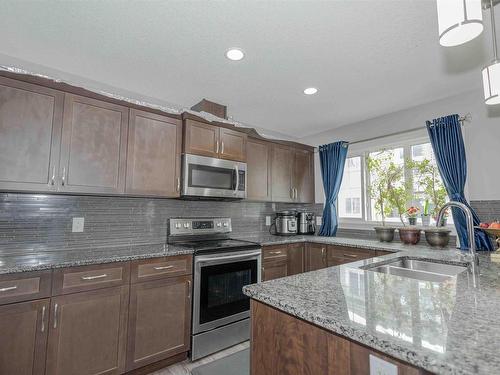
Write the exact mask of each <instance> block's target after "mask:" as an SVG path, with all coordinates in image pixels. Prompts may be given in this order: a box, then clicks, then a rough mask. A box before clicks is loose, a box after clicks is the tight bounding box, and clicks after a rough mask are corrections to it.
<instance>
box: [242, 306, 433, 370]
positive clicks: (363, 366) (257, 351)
mask: <svg viewBox="0 0 500 375" xmlns="http://www.w3.org/2000/svg"><path fill="white" fill-rule="evenodd" d="M251 310H252V315H251V316H252V324H251V341H250V351H251V355H250V362H251V363H250V374H251V375H281V374H287V375H319V374H325V375H326V374H328V375H369V374H370V368H369V367H370V362H369V356H370V355H374V356H377V357H379V358H381V359H383V360H385V361H388V362H390V363H392V364H394V365H396V366H397V369H398V374H399V375H429V373H428V372H426V371H424V370H420V369H418V368H416V367H413V366H411V365H408V364H406V363H404V362H401V361H399V360H396V359H394V358H391V357H388V356H386V355H384V354H382V353H379V352H377V351H374V350H371V349H369V348H367V347H365V346H363V345H360V344H358V343H355V342H353V341H350V340H348V339H345V338H343V337H340V336H337V335H335V334H333V333H331V332H328V331H326V330H324V329H322V328H319V327H317V326H315V325H313V324H310V323H307V322H304V321H302V320H300V319H297V318H295V317H293V316H291V315H288V314H286V313H283V312H281V311H278V310H276V309H274V308H272V307H270V306H267V305H265V304H263V303H260V302H257V301H254V300H252V301H251Z"/></svg>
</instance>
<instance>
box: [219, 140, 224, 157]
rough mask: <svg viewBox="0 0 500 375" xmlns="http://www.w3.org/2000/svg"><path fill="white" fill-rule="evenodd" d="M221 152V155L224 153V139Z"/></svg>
mask: <svg viewBox="0 0 500 375" xmlns="http://www.w3.org/2000/svg"><path fill="white" fill-rule="evenodd" d="M220 153H221V155H222V154H223V153H224V141H222V142H221V146H220Z"/></svg>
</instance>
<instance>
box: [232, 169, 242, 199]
mask: <svg viewBox="0 0 500 375" xmlns="http://www.w3.org/2000/svg"><path fill="white" fill-rule="evenodd" d="M234 170H235V172H236V186H235V187H234V191H233V194H236V193H237V192H238V188H239V186H240V171H239V170H238V166H237V165H234Z"/></svg>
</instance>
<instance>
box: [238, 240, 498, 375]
mask: <svg viewBox="0 0 500 375" xmlns="http://www.w3.org/2000/svg"><path fill="white" fill-rule="evenodd" d="M332 240H333V241H334V239H332ZM395 246H397V245H395ZM400 246H401V245H400ZM398 257H411V258H415V259H424V260H434V261H439V262H445V263H456V264H464V261H465V258H464V253H463V252H460V251H458V250H451V249H447V250H429V249H425V248H422V247H418V248H408V247H404V246H401V251H399V252H398V253H393V254H389V255H384V256H382V257H375V258H370V259H364V260H362V261H358V262H353V263H348V264H344V265H341V266H336V267H329V268H326V269H322V270H318V271H313V272H306V273H302V274H298V275H294V276H289V277H285V278H280V279H276V280H271V281H267V282H263V283H259V284H254V285H249V286H247V287H245V288H244V293H245V294H246V295H248V296H249V297H251V298H252V343H251V348H252V355H251V362H252V371H251V374H252V375H261V374H266V375H267V374H278V373H287V374H319V373H328V374H353V375H354V374H355V375H358V374H365V373H366V374H368V373H370V372H369V368H370V355H371V356H372V357H376V358H381V359H383V360H385V361H387V362H389V363H391V364H393V365H395V366H396V367H398V369H399V374H427V373H435V374H498V373H500V358H499V357H498V355H497V348H498V347H499V345H500V322H499V321H498V313H497V312H498V311H499V310H500V288H499V287H500V281H499V277H498V275H499V274H500V266H499V265H497V264H496V263H494V262H491V260H490V258H489V256H488V255H487V254H484V255H480V267H479V274H478V275H475V276H474V275H472V274H471V272H470V271H465V272H463V273H461V274H459V275H458V276H455V277H451V278H449V279H448V280H446V281H444V282H433V281H422V280H416V279H411V278H405V277H401V276H394V275H390V274H385V273H379V272H373V271H369V270H366V269H364V268H365V267H369V266H370V265H373V264H376V263H377V264H378V263H380V262H383V263H384V262H388V261H391V260H392V259H393V258H398ZM376 358H375V359H373V358H372V360H375V361H376ZM389 373H391V372H389Z"/></svg>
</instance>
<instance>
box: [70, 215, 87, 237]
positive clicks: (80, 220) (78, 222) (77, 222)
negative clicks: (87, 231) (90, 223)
mask: <svg viewBox="0 0 500 375" xmlns="http://www.w3.org/2000/svg"><path fill="white" fill-rule="evenodd" d="M84 224H85V218H84V217H74V218H73V226H72V228H71V231H72V232H73V233H75V232H83V226H84Z"/></svg>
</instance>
